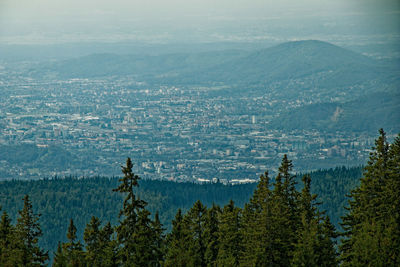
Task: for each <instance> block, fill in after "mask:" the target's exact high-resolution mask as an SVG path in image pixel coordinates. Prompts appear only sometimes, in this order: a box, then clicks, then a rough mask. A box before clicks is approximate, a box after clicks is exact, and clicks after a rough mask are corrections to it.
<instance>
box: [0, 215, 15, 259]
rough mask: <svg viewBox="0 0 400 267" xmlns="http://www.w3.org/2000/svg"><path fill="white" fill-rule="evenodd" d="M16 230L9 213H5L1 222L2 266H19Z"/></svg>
mask: <svg viewBox="0 0 400 267" xmlns="http://www.w3.org/2000/svg"><path fill="white" fill-rule="evenodd" d="M14 234H15V228H14V226H13V225H12V223H11V219H10V218H9V217H8V214H7V212H5V211H4V212H3V215H2V216H1V222H0V266H13V265H17V263H18V261H17V258H16V257H15V255H14V254H15V249H16V247H15V236H14Z"/></svg>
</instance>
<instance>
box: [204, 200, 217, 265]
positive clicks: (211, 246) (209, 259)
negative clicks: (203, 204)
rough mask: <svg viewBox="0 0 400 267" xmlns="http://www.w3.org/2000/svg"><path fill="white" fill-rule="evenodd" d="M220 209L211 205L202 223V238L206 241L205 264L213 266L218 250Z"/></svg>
mask: <svg viewBox="0 0 400 267" xmlns="http://www.w3.org/2000/svg"><path fill="white" fill-rule="evenodd" d="M220 213H221V209H220V207H219V206H217V205H215V204H213V206H212V207H211V208H210V209H208V210H207V215H206V221H205V224H204V228H205V230H204V239H205V243H206V251H205V253H204V258H205V265H206V266H215V264H216V262H215V261H216V259H217V255H218V250H219V240H218V234H219V216H220Z"/></svg>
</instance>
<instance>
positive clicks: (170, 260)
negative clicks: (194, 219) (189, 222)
mask: <svg viewBox="0 0 400 267" xmlns="http://www.w3.org/2000/svg"><path fill="white" fill-rule="evenodd" d="M188 242H189V236H188V231H187V230H186V229H185V225H184V222H183V216H182V210H181V209H178V211H177V213H176V215H175V218H174V219H173V220H172V230H171V233H169V234H168V235H167V252H166V255H165V266H171V267H174V266H177V267H183V266H188V264H189V256H188V253H187V244H188Z"/></svg>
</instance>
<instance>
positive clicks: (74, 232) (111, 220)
mask: <svg viewBox="0 0 400 267" xmlns="http://www.w3.org/2000/svg"><path fill="white" fill-rule="evenodd" d="M380 134H381V135H380V137H379V138H378V139H377V141H376V147H375V151H374V152H373V153H371V158H370V161H369V162H368V165H367V167H366V168H365V172H364V174H363V177H362V178H361V184H360V186H356V189H355V190H351V197H352V199H350V202H349V203H350V208H349V210H348V212H345V213H341V212H335V211H337V210H338V209H339V210H343V206H340V205H343V204H344V203H345V202H346V198H345V196H344V195H345V192H343V191H346V189H347V188H348V187H351V186H352V184H353V185H355V184H357V180H358V179H354V178H355V177H357V176H359V174H360V171H361V168H353V169H346V168H344V167H343V168H336V169H333V170H327V171H317V172H313V173H312V174H311V176H310V175H309V174H305V175H298V178H299V177H300V176H301V183H300V184H298V182H297V181H298V178H297V179H296V176H295V175H294V173H293V166H292V162H291V160H289V159H288V158H287V156H286V155H285V156H284V157H283V159H282V162H281V165H280V167H279V170H278V173H277V175H276V176H275V178H274V179H272V178H270V177H269V174H268V172H265V173H264V174H263V175H261V177H260V181H259V183H258V184H257V186H256V188H255V189H254V185H251V184H250V185H240V186H224V185H222V184H219V183H217V184H205V185H195V184H173V183H171V182H160V181H140V178H139V177H138V176H137V175H135V174H134V173H133V171H132V167H133V165H132V162H131V160H130V159H129V158H128V160H127V163H126V166H124V167H123V168H122V171H123V174H124V176H123V178H120V179H118V180H116V179H115V178H113V179H108V178H87V179H75V178H66V179H54V180H41V181H29V182H23V181H10V182H3V183H2V184H1V189H2V190H1V192H2V193H1V203H2V205H3V210H4V212H3V215H2V220H1V223H0V230H1V231H0V233H1V236H0V241H1V244H0V255H1V263H2V264H4V265H7V264H8V265H10V264H11V265H13V264H14V265H15V264H22V265H27V264H29V263H37V264H43V263H46V261H47V259H48V256H49V254H48V253H46V250H43V249H42V248H43V247H45V246H49V245H50V242H51V243H53V244H52V246H53V247H51V249H52V250H53V251H54V250H55V247H56V245H55V244H54V243H55V242H57V241H56V240H51V241H50V240H47V242H48V243H45V244H41V243H38V240H39V238H42V239H44V236H43V237H42V230H43V233H44V234H45V235H47V234H48V233H50V232H52V229H53V230H54V229H57V230H59V232H58V233H56V234H57V236H58V238H59V240H60V241H61V243H58V246H57V247H58V248H57V251H56V252H55V254H54V256H55V258H54V264H55V266H66V265H70V264H72V265H74V266H85V265H86V264H89V265H96V266H115V264H122V265H124V266H132V265H138V266H161V265H163V266H208V265H217V266H268V265H270V264H278V265H285V266H288V265H292V266H321V265H326V266H335V265H337V264H338V263H339V262H341V263H343V264H345V265H348V266H354V265H357V266H359V265H365V264H367V265H368V264H369V263H371V262H373V263H374V266H396V265H397V264H399V262H400V258H399V254H398V252H396V249H395V248H397V247H398V244H399V242H400V241H399V240H400V235H399V231H398V229H399V221H398V218H399V217H400V216H399V215H400V212H399V206H400V205H399V204H400V203H398V202H399V198H398V196H399V193H400V184H399V181H400V177H399V173H400V171H399V164H400V160H399V155H400V153H399V151H400V149H399V147H400V136H399V137H397V138H396V139H395V141H394V143H393V144H392V145H389V144H388V143H387V142H386V137H385V133H384V132H383V130H382V131H381V132H380ZM334 175H337V176H336V177H335V176H334ZM312 177H314V179H315V181H316V182H315V185H314V187H313V190H312V186H311V185H312V184H313V182H312ZM349 177H352V178H351V179H349V180H351V181H350V182H349V181H347V180H348V178H349ZM139 185H141V187H139V188H141V190H138V186H139ZM49 187H52V188H53V191H50V190H49V191H47V190H48V189H49ZM179 187H181V188H180V190H182V191H181V192H180V191H178V190H177V189H178V188H179ZM150 189H152V190H150ZM253 190H254V191H253ZM349 190H350V188H349ZM312 191H314V192H315V191H320V193H321V195H320V196H319V197H318V196H317V195H316V194H314V193H313V192H312ZM251 192H253V193H252V194H251ZM342 193H343V194H342ZM27 194H30V195H31V196H32V197H31V198H32V199H35V202H34V203H33V201H31V198H30V197H29V196H28V195H27ZM341 194H342V196H340V195H341ZM23 195H25V196H24V197H22V196H23ZM177 196H178V197H177ZM235 197H236V199H237V202H236V203H235V202H234V201H229V200H228V199H232V198H235ZM21 198H22V199H23V201H22V199H21ZM201 198H206V200H205V201H204V203H203V202H202V201H201V200H197V201H196V202H194V201H195V200H196V199H201ZM18 199H21V200H19V201H18ZM108 200H112V201H110V202H108ZM145 200H146V201H145ZM147 201H150V203H149V204H148V202H147ZM193 202H194V204H193ZM212 202H213V203H212ZM319 202H322V203H325V204H322V205H320V204H318V203H319ZM15 203H20V205H21V204H23V207H22V208H21V207H16V206H15ZM33 204H34V205H33ZM87 204H89V205H87ZM220 205H221V206H220ZM222 205H224V206H223V208H222ZM79 207H82V208H81V209H80V208H79ZM172 207H173V208H172ZM181 207H183V208H184V210H182V209H181ZM323 207H326V208H327V209H328V212H327V213H324V210H323ZM15 209H19V211H18V214H17V212H16V211H15ZM40 210H43V211H45V212H47V214H43V216H42V217H40V215H39V212H40ZM118 210H119V215H118V214H117V213H118ZM158 211H162V212H163V214H162V215H161V216H162V217H163V218H164V220H165V219H166V218H168V220H169V222H166V223H164V224H163V223H162V220H160V213H159V212H158ZM96 213H97V214H100V215H99V216H97V215H96ZM8 214H12V215H11V217H15V215H17V220H14V221H13V220H11V219H10V216H9V215H8ZM55 214H56V215H57V216H59V217H57V216H55ZM174 214H175V217H174V218H173V219H172V220H171V219H170V218H172V216H173V215H174ZM330 214H332V216H333V217H335V216H337V215H338V214H340V215H345V216H344V217H343V218H344V221H343V222H342V224H343V225H344V236H345V237H346V238H345V239H343V242H341V244H340V251H339V252H340V257H338V251H337V250H336V245H335V243H336V241H337V239H336V238H337V237H338V232H337V230H335V227H334V225H333V224H332V222H331V219H330V218H329V216H328V215H330ZM91 216H92V217H91ZM89 217H91V219H89ZM99 217H100V219H99ZM118 218H119V219H118ZM336 220H337V221H338V220H339V218H336ZM168 223H170V224H172V227H171V226H170V227H169V228H170V229H171V228H172V230H171V231H167V232H165V231H164V230H165V228H166V226H167V225H168ZM46 224H47V225H46ZM77 224H79V225H77ZM85 224H86V227H84V226H83V225H85ZM41 225H42V227H41ZM67 225H68V228H67V229H66V226H67ZM80 225H82V226H80ZM77 226H78V227H77ZM62 228H64V229H62ZM61 229H62V230H63V231H61ZM83 230H84V231H83ZM52 234H54V233H52ZM62 236H66V239H65V238H64V239H63V238H61V237H62ZM368 240H370V241H368Z"/></svg>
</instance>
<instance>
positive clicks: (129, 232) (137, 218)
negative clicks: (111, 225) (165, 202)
mask: <svg viewBox="0 0 400 267" xmlns="http://www.w3.org/2000/svg"><path fill="white" fill-rule="evenodd" d="M132 167H133V164H132V161H131V159H130V158H128V159H127V161H126V166H123V167H122V173H123V174H124V177H123V178H121V179H120V180H119V181H120V182H121V184H120V185H119V186H118V187H117V188H116V189H114V191H116V192H120V193H122V194H125V195H126V196H125V199H124V203H123V208H122V210H121V211H120V214H119V216H120V221H119V225H118V226H117V229H116V231H117V238H118V242H119V245H120V250H119V251H120V257H121V260H122V262H123V263H124V264H126V265H128V266H146V265H148V264H150V263H152V264H158V263H154V260H155V255H154V253H155V251H156V249H155V248H154V238H155V236H154V233H155V232H154V230H153V229H152V221H151V220H150V218H149V216H150V212H149V211H147V210H146V208H145V207H146V205H147V203H146V202H145V201H143V200H141V199H140V198H137V197H136V196H135V193H134V191H133V189H134V187H137V186H139V184H138V181H139V179H140V177H139V176H137V175H135V174H134V173H133V171H132Z"/></svg>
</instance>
